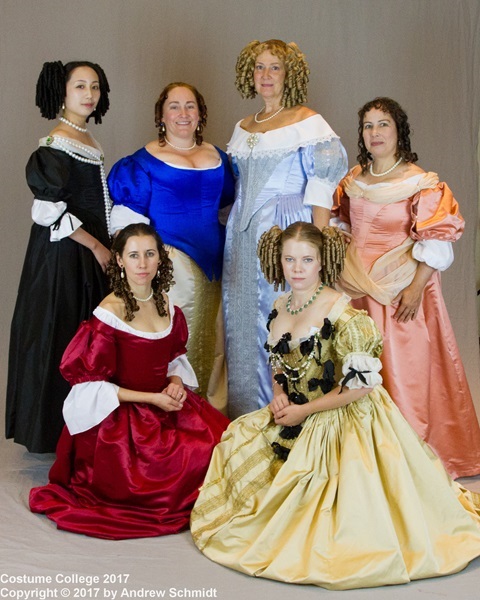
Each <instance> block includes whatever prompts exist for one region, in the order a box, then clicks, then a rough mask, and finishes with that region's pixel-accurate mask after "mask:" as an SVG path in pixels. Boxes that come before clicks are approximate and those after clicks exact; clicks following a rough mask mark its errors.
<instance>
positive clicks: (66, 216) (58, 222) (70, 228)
mask: <svg viewBox="0 0 480 600" xmlns="http://www.w3.org/2000/svg"><path fill="white" fill-rule="evenodd" d="M32 219H33V221H34V222H35V223H37V225H42V226H43V227H50V241H51V242H58V241H60V240H62V239H63V238H66V237H68V236H69V235H72V233H73V232H74V231H76V230H77V229H78V228H79V227H81V225H82V221H80V219H78V218H77V217H76V216H75V215H72V214H71V213H69V212H67V203H66V202H50V201H48V200H39V199H38V198H35V199H34V201H33V206H32Z"/></svg>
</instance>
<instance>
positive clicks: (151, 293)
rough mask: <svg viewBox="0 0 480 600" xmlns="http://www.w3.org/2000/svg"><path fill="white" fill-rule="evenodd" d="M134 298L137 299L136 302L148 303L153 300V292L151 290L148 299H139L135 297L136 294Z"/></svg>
mask: <svg viewBox="0 0 480 600" xmlns="http://www.w3.org/2000/svg"><path fill="white" fill-rule="evenodd" d="M133 297H134V298H135V300H136V301H137V302H148V301H149V300H151V299H152V298H153V290H150V293H149V294H148V296H147V297H146V298H138V297H137V296H135V294H133Z"/></svg>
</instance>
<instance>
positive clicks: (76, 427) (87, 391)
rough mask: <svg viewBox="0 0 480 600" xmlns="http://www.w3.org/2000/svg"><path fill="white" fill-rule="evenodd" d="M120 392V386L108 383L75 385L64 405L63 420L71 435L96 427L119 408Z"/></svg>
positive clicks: (96, 382) (91, 382)
mask: <svg viewBox="0 0 480 600" xmlns="http://www.w3.org/2000/svg"><path fill="white" fill-rule="evenodd" d="M118 390H119V387H118V385H115V384H114V383H109V382H107V381H86V382H85V383H77V384H76V385H74V386H73V388H72V389H71V390H70V393H69V394H68V396H67V398H66V400H65V403H64V405H63V418H64V419H65V423H66V425H67V427H68V431H69V432H70V434H71V435H75V434H76V433H81V432H82V431H87V430H88V429H91V428H92V427H95V425H98V424H99V423H101V422H102V421H103V420H104V419H105V418H106V417H108V415H109V414H110V413H111V412H113V411H114V410H115V409H116V408H118V406H119V405H120V402H119V400H118Z"/></svg>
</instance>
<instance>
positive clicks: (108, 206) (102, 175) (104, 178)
mask: <svg viewBox="0 0 480 600" xmlns="http://www.w3.org/2000/svg"><path fill="white" fill-rule="evenodd" d="M54 139H55V142H56V143H57V144H58V146H59V147H60V148H61V149H62V150H63V151H64V152H65V154H68V156H71V157H72V158H74V159H75V160H78V161H79V162H83V163H86V164H88V165H97V166H98V167H100V180H101V182H102V190H103V202H104V204H105V222H106V225H107V231H108V233H109V235H110V212H111V210H112V201H111V199H110V194H109V192H108V184H107V175H106V173H105V166H104V164H103V159H104V156H103V154H101V155H100V158H97V155H96V154H95V152H92V151H91V150H89V149H88V148H87V147H85V146H84V145H83V144H76V143H75V142H73V141H72V140H70V139H67V138H62V137H59V136H55V138H52V137H51V136H48V137H47V140H46V141H47V145H51V144H52V143H53V141H54ZM62 140H64V141H65V142H67V143H68V144H70V145H71V146H74V147H75V148H78V149H79V150H82V151H83V152H85V153H86V154H89V155H90V156H92V157H93V158H85V157H84V156H80V155H79V154H76V153H75V152H72V151H71V150H69V149H68V147H67V146H66V145H65V144H64V143H62ZM49 142H50V143H49Z"/></svg>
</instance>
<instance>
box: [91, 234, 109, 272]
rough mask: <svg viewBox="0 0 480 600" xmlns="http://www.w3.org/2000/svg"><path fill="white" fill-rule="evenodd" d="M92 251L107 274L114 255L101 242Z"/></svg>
mask: <svg viewBox="0 0 480 600" xmlns="http://www.w3.org/2000/svg"><path fill="white" fill-rule="evenodd" d="M91 250H92V252H93V256H95V258H96V259H97V262H98V264H99V265H100V266H101V267H102V271H103V272H104V273H105V271H106V269H107V265H108V263H109V261H110V259H111V258H112V253H111V252H110V250H108V249H107V248H105V246H104V245H103V244H101V243H100V242H97V243H96V244H95V246H94V247H93V248H92V249H91Z"/></svg>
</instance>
